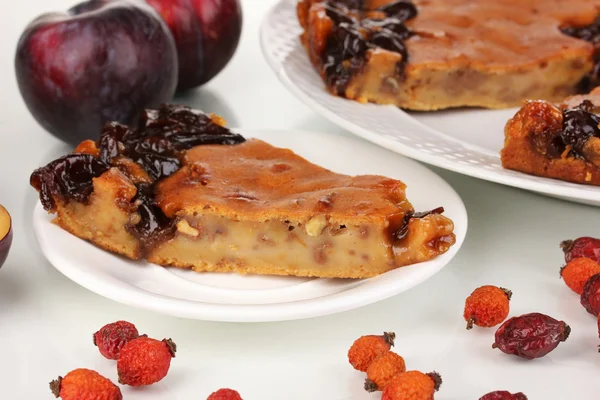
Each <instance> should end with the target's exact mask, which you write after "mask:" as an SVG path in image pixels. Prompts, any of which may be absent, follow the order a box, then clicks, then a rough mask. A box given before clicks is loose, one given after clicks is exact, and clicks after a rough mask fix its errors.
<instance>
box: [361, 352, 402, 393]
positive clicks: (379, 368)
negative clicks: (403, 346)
mask: <svg viewBox="0 0 600 400" xmlns="http://www.w3.org/2000/svg"><path fill="white" fill-rule="evenodd" d="M405 371H406V364H405V362H404V358H402V357H400V356H399V355H398V354H396V353H394V352H393V351H388V352H385V353H383V354H382V355H380V356H379V357H377V358H376V359H375V360H373V362H372V363H371V365H369V368H367V379H366V380H365V390H366V391H367V392H374V391H376V390H383V389H385V387H386V386H387V384H388V383H389V382H390V381H391V380H392V378H393V377H394V376H396V375H398V374H399V373H401V372H405Z"/></svg>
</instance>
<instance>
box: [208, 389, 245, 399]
mask: <svg viewBox="0 0 600 400" xmlns="http://www.w3.org/2000/svg"><path fill="white" fill-rule="evenodd" d="M206 400H242V396H240V394H239V393H238V392H237V391H235V390H233V389H219V390H217V391H216V392H214V393H212V394H211V395H210V396H208V398H207V399H206Z"/></svg>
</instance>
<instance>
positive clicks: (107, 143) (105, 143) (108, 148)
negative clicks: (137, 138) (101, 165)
mask: <svg viewBox="0 0 600 400" xmlns="http://www.w3.org/2000/svg"><path fill="white" fill-rule="evenodd" d="M132 132H133V131H132V129H130V128H129V127H127V126H125V125H122V124H119V123H118V122H108V123H106V125H104V130H103V131H102V134H100V140H99V141H98V147H99V148H100V159H101V160H102V161H103V162H105V163H106V164H110V161H111V160H112V159H113V158H114V157H117V156H118V155H120V154H121V149H120V146H119V142H122V141H123V140H124V139H123V138H126V137H127V136H131V135H132V134H133V133H132Z"/></svg>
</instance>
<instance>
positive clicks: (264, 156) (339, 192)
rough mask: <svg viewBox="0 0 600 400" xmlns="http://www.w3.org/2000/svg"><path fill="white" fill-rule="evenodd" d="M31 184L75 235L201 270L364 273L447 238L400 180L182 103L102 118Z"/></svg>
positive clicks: (427, 252)
mask: <svg viewBox="0 0 600 400" xmlns="http://www.w3.org/2000/svg"><path fill="white" fill-rule="evenodd" d="M31 184H32V186H33V187H35V188H36V189H37V190H38V191H39V193H40V199H41V202H42V204H43V206H44V207H45V209H46V210H48V211H49V212H50V213H56V219H55V222H56V223H57V224H58V225H59V226H61V227H62V228H64V229H66V230H67V231H69V232H71V233H72V234H74V235H76V236H78V237H80V238H83V239H86V240H89V241H90V242H92V243H94V244H96V245H98V246H100V247H102V248H104V249H107V250H110V251H112V252H115V253H119V254H122V255H124V256H126V257H129V258H132V259H141V258H146V259H148V260H149V261H150V262H154V263H157V264H160V265H165V266H175V267H181V268H192V269H194V270H195V271H199V272H200V271H220V272H227V271H235V272H239V273H243V274H250V273H252V274H275V275H296V276H314V277H337V278H365V277H371V276H375V275H378V274H381V273H383V272H386V271H389V270H391V269H394V268H397V267H401V266H404V265H408V264H413V263H417V262H421V261H427V260H430V259H432V258H434V257H436V256H437V255H439V254H442V253H444V252H446V251H447V250H448V249H449V248H450V247H451V246H452V245H453V244H454V242H455V236H454V234H453V228H454V226H453V223H452V221H451V220H450V219H448V218H446V217H444V216H443V215H441V213H442V212H443V209H441V208H439V209H435V210H432V211H429V212H422V213H417V212H414V209H413V207H412V206H411V204H410V203H409V201H408V200H407V199H406V197H405V185H404V184H403V183H402V182H400V181H397V180H394V179H389V178H385V177H381V176H370V175H369V176H355V177H352V176H346V175H341V174H336V173H333V172H331V171H328V170H326V169H324V168H321V167H319V166H317V165H314V164H311V163H310V162H308V161H306V160H305V159H303V158H301V157H300V156H298V155H296V154H294V153H293V152H292V151H290V150H287V149H281V148H277V147H273V146H271V145H269V144H267V143H265V142H263V141H260V140H257V139H250V140H246V139H244V138H243V137H242V136H240V135H238V134H234V133H232V132H230V131H229V130H228V129H227V128H225V127H224V126H223V121H222V120H221V119H220V118H218V117H216V116H207V115H205V114H202V113H200V112H199V111H194V110H190V109H188V108H185V107H181V106H172V105H171V106H163V107H161V108H160V109H158V110H147V111H146V113H145V114H144V116H143V117H142V119H141V121H140V123H139V126H138V127H137V128H135V129H133V128H128V127H125V126H123V125H119V124H116V123H112V124H107V126H106V128H105V129H104V132H103V133H102V135H101V137H100V140H99V141H98V142H93V141H85V142H83V143H81V144H80V145H79V146H78V148H77V149H76V150H75V152H74V153H73V154H69V155H67V156H65V157H62V158H59V159H58V160H55V161H53V162H51V163H50V164H48V165H47V166H45V167H42V168H40V169H38V170H36V171H35V172H34V173H33V174H32V176H31Z"/></svg>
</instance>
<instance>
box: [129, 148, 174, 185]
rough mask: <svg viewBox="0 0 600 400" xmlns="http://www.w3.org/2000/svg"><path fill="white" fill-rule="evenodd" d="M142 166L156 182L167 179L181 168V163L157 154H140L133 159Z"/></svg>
mask: <svg viewBox="0 0 600 400" xmlns="http://www.w3.org/2000/svg"><path fill="white" fill-rule="evenodd" d="M131 158H132V159H133V160H134V161H135V162H137V163H138V164H140V165H141V166H142V167H144V169H145V170H146V172H147V173H148V175H150V177H152V179H154V180H159V179H162V178H166V177H167V176H169V175H172V174H174V173H175V172H177V170H178V169H179V168H181V161H179V159H177V158H175V157H171V156H166V155H162V154H155V153H139V154H137V155H136V156H134V157H131Z"/></svg>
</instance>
